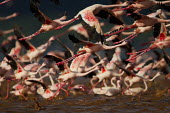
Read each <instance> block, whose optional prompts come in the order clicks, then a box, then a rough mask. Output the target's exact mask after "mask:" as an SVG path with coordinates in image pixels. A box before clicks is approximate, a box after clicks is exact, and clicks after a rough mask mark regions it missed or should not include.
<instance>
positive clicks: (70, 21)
mask: <svg viewBox="0 0 170 113" xmlns="http://www.w3.org/2000/svg"><path fill="white" fill-rule="evenodd" d="M78 19H79V18H73V19H72V20H71V21H70V22H69V23H67V24H64V25H63V26H59V27H56V28H55V30H58V29H61V28H63V27H64V26H66V25H68V24H70V23H72V22H74V21H75V20H78Z"/></svg>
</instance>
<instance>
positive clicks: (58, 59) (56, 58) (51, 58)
mask: <svg viewBox="0 0 170 113" xmlns="http://www.w3.org/2000/svg"><path fill="white" fill-rule="evenodd" d="M43 58H44V59H46V61H47V63H48V61H49V62H53V61H54V62H56V63H58V62H62V61H63V60H64V59H63V58H61V57H59V56H53V55H45V56H44V57H43ZM64 67H65V65H58V68H59V70H60V71H63V70H64Z"/></svg>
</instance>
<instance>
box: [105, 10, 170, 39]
mask: <svg viewBox="0 0 170 113" xmlns="http://www.w3.org/2000/svg"><path fill="white" fill-rule="evenodd" d="M157 13H158V14H159V13H160V12H159V11H158V12H157ZM157 13H156V14H157ZM156 14H153V15H152V14H151V15H143V14H139V13H131V14H130V16H131V17H132V18H134V19H135V22H134V23H133V24H132V25H130V26H128V27H125V28H122V29H121V30H118V31H111V32H109V33H107V34H104V36H105V37H108V36H111V35H114V34H117V33H120V32H123V31H125V30H128V29H132V28H137V27H147V26H153V25H155V24H157V23H165V22H170V20H165V19H159V18H156V17H154V16H155V15H156Z"/></svg>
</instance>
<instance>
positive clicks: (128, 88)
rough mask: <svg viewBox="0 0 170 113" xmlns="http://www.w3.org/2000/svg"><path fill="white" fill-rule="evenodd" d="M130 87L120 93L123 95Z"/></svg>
mask: <svg viewBox="0 0 170 113" xmlns="http://www.w3.org/2000/svg"><path fill="white" fill-rule="evenodd" d="M129 87H130V86H128V87H127V88H126V89H124V90H123V91H122V95H124V93H125V91H126V90H128V89H129Z"/></svg>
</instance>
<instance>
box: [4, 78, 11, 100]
mask: <svg viewBox="0 0 170 113" xmlns="http://www.w3.org/2000/svg"><path fill="white" fill-rule="evenodd" d="M10 82H11V81H10V80H7V92H6V96H5V97H4V99H7V98H8V97H9V85H10Z"/></svg>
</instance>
